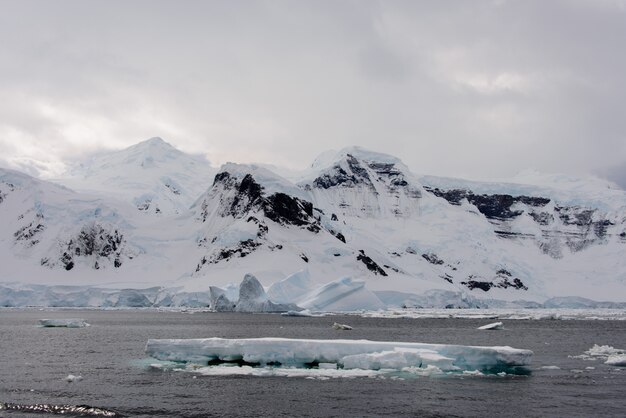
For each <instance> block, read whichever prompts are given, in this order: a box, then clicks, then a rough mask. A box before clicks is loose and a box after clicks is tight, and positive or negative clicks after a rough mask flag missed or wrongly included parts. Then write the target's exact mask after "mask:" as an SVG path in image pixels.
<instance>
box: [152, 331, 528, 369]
mask: <svg viewBox="0 0 626 418" xmlns="http://www.w3.org/2000/svg"><path fill="white" fill-rule="evenodd" d="M146 354H148V355H149V356H151V357H154V358H156V359H158V360H162V361H174V362H183V363H196V364H201V365H220V364H225V363H235V364H239V365H247V366H261V367H264V366H281V367H296V368H306V367H316V366H318V365H319V363H335V364H337V367H338V368H342V369H346V368H347V369H350V368H366V369H370V368H371V369H376V368H393V369H400V370H401V369H403V368H425V367H428V366H434V367H438V368H443V369H445V370H449V371H459V372H462V371H473V370H479V371H481V372H485V373H498V372H502V371H506V372H511V373H526V369H525V367H526V366H528V365H529V364H530V361H531V358H532V355H533V352H532V351H530V350H524V349H517V348H511V347H508V346H494V347H479V346H463V345H446V344H424V343H414V342H394V341H369V340H312V339H289V338H244V339H225V338H204V339H150V340H148V342H147V344H146ZM443 369H442V370H443Z"/></svg>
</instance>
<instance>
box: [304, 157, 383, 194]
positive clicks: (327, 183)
mask: <svg viewBox="0 0 626 418" xmlns="http://www.w3.org/2000/svg"><path fill="white" fill-rule="evenodd" d="M346 162H347V164H348V169H349V170H350V172H347V171H346V170H344V169H343V168H342V167H341V166H339V165H335V166H334V167H333V168H332V169H331V170H330V171H329V172H328V173H325V174H323V175H321V176H320V177H318V178H316V179H315V180H313V185H314V186H315V187H317V188H321V189H329V188H331V187H337V186H342V187H355V186H357V185H359V184H363V185H365V186H366V187H369V188H370V189H372V190H373V191H374V192H375V189H374V186H373V184H372V180H371V179H370V176H369V174H368V173H367V169H365V168H364V167H363V166H361V163H360V162H359V160H357V159H356V158H354V156H352V155H350V154H348V155H346Z"/></svg>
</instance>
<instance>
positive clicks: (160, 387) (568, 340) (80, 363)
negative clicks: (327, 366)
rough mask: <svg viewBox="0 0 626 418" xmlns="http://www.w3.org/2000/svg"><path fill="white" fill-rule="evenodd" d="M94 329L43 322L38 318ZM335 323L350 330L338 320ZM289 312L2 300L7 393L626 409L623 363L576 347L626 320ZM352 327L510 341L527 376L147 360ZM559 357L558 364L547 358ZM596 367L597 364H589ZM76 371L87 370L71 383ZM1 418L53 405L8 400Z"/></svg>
mask: <svg viewBox="0 0 626 418" xmlns="http://www.w3.org/2000/svg"><path fill="white" fill-rule="evenodd" d="M77 317H78V318H84V319H86V320H87V322H89V323H90V324H92V326H91V327H88V328H80V329H65V328H39V327H37V326H36V325H37V323H38V320H39V319H42V318H77ZM333 322H340V323H346V324H350V325H352V326H353V327H354V330H353V331H336V330H333V329H332V328H331V325H332V324H333ZM488 322H493V321H489V320H487V321H485V320H474V319H380V318H360V317H355V316H345V317H344V316H332V317H324V318H288V317H281V316H279V315H270V314H259V315H251V314H233V313H195V314H189V313H177V312H158V311H96V310H85V311H77V310H71V311H38V310H0V402H3V403H13V404H23V405H31V404H54V405H61V404H67V405H81V404H86V405H90V406H93V407H99V408H104V409H106V410H111V411H115V412H117V413H118V414H120V415H122V416H130V417H228V416H241V417H259V416H268V417H292V416H312V417H329V416H336V417H346V416H356V417H362V416H415V417H417V416H420V417H438V416H463V417H465V416H474V417H487V416H491V417H493V416H513V417H535V416H536V417H557V416H558V417H609V416H611V417H624V416H626V368H622V369H620V368H616V367H611V366H607V365H605V364H603V362H602V361H585V360H582V359H577V358H570V357H568V356H574V355H580V354H582V353H583V352H584V351H586V350H588V349H589V348H591V347H592V346H593V345H594V344H600V345H604V344H606V345H611V346H613V347H616V348H626V321H558V320H539V321H537V320H533V321H524V320H517V321H515V320H511V321H503V322H504V323H505V328H506V329H505V330H502V331H478V330H476V327H478V326H480V325H484V324H486V323H488ZM204 337H224V338H251V337H286V338H319V339H332V338H354V339H361V338H365V339H371V340H391V341H415V342H428V343H444V344H464V345H510V346H512V347H516V348H527V349H531V350H533V351H534V352H535V356H534V358H533V364H532V366H531V370H532V373H531V374H530V375H529V376H510V375H508V376H505V377H500V376H459V375H456V376H445V377H415V378H412V379H406V380H391V379H380V378H373V379H372V378H353V379H344V378H342V379H330V380H311V379H305V378H299V377H250V376H218V377H214V376H201V375H196V374H193V373H188V372H177V371H171V370H170V371H161V370H154V369H148V368H145V367H142V365H141V364H142V363H145V361H143V360H145V359H146V356H145V354H144V347H145V343H146V341H147V340H148V339H149V338H204ZM542 366H558V367H559V368H560V369H554V370H552V369H542V368H541V367H542ZM588 367H591V368H588ZM69 374H73V375H80V376H82V378H83V379H82V380H81V381H75V382H71V383H70V382H66V381H65V378H66V376H68V375H69ZM0 416H1V417H42V416H57V415H51V414H48V413H38V414H33V413H24V412H15V411H2V410H0Z"/></svg>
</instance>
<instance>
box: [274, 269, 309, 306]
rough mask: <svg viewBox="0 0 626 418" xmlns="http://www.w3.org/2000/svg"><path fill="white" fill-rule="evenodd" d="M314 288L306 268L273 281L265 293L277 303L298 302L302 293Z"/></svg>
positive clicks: (304, 293)
mask: <svg viewBox="0 0 626 418" xmlns="http://www.w3.org/2000/svg"><path fill="white" fill-rule="evenodd" d="M314 289H315V284H314V283H313V280H312V279H311V274H310V273H309V271H308V270H300V271H298V272H296V273H293V274H292V275H290V276H287V277H286V278H285V279H283V280H281V281H278V282H275V283H274V284H272V285H271V286H270V288H269V289H268V290H267V295H268V296H269V298H270V299H271V300H273V301H274V302H277V303H296V304H297V303H298V301H299V299H300V298H302V296H303V295H306V294H307V293H309V292H311V291H312V290H314Z"/></svg>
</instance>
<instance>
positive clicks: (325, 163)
mask: <svg viewBox="0 0 626 418" xmlns="http://www.w3.org/2000/svg"><path fill="white" fill-rule="evenodd" d="M348 156H352V157H354V158H356V159H358V160H363V161H367V162H377V163H384V164H398V163H401V161H400V159H399V158H397V157H394V156H393V155H389V154H383V153H380V152H376V151H370V150H368V149H367V148H363V147H359V146H351V147H346V148H343V149H341V150H339V151H335V150H329V151H326V152H323V153H322V154H320V155H319V156H318V157H317V158H316V159H315V161H313V164H312V165H311V168H312V169H314V170H320V169H324V168H328V167H330V166H332V165H334V164H335V163H337V162H339V161H341V160H344V159H346V158H347V157H348Z"/></svg>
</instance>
